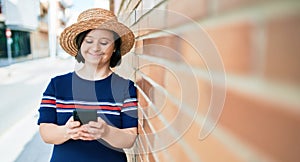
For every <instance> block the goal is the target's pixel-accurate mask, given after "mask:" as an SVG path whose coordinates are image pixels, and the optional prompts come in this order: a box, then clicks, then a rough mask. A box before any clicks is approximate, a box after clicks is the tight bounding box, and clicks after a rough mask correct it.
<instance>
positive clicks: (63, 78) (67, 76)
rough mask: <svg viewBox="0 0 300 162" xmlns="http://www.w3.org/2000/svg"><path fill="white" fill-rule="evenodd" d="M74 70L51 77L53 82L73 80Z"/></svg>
mask: <svg viewBox="0 0 300 162" xmlns="http://www.w3.org/2000/svg"><path fill="white" fill-rule="evenodd" d="M72 76H73V72H69V73H65V74H61V75H57V76H55V77H52V78H51V83H52V84H56V83H62V82H68V83H69V81H71V80H72Z"/></svg>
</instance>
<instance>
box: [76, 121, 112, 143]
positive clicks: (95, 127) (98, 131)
mask: <svg viewBox="0 0 300 162" xmlns="http://www.w3.org/2000/svg"><path fill="white" fill-rule="evenodd" d="M108 131H109V126H108V125H107V124H106V122H105V121H104V120H103V119H101V118H100V117H98V121H97V122H95V121H90V122H89V123H88V124H85V125H83V126H81V133H80V135H81V136H80V139H82V140H89V141H90V140H97V139H100V138H103V137H104V136H105V135H106V134H107V133H108Z"/></svg>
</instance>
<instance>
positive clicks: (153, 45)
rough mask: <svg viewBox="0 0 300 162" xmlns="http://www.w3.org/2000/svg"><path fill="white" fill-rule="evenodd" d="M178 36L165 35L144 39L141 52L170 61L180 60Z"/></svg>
mask: <svg viewBox="0 0 300 162" xmlns="http://www.w3.org/2000/svg"><path fill="white" fill-rule="evenodd" d="M179 40H180V38H178V37H176V36H165V37H159V38H150V39H144V48H143V53H144V54H146V55H151V56H156V57H160V58H164V59H167V60H172V61H180V60H181V58H180V54H179V53H178V51H179V49H180V43H179Z"/></svg>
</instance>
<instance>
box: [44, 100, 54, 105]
mask: <svg viewBox="0 0 300 162" xmlns="http://www.w3.org/2000/svg"><path fill="white" fill-rule="evenodd" d="M42 103H43V104H56V101H55V100H42Z"/></svg>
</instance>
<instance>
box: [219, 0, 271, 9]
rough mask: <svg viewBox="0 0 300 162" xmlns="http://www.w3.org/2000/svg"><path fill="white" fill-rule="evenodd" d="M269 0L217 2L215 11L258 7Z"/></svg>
mask: <svg viewBox="0 0 300 162" xmlns="http://www.w3.org/2000/svg"><path fill="white" fill-rule="evenodd" d="M266 1H269V0H227V1H224V0H217V2H215V3H216V4H217V11H218V12H224V11H230V10H231V11H232V10H234V9H239V8H243V7H247V6H253V5H259V3H261V2H266Z"/></svg>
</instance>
